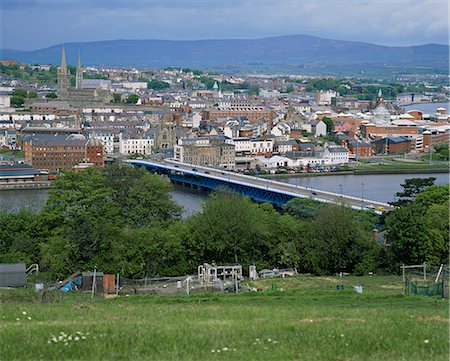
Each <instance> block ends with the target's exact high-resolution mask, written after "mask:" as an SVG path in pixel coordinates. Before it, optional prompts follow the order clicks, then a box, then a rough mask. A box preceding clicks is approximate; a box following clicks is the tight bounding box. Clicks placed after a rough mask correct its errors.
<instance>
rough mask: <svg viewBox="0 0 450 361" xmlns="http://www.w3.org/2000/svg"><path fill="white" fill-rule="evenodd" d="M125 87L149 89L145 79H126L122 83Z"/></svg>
mask: <svg viewBox="0 0 450 361" xmlns="http://www.w3.org/2000/svg"><path fill="white" fill-rule="evenodd" d="M122 86H123V87H124V88H125V89H131V90H138V89H147V82H145V81H125V82H123V83H122Z"/></svg>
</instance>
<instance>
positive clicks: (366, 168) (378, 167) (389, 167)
mask: <svg viewBox="0 0 450 361" xmlns="http://www.w3.org/2000/svg"><path fill="white" fill-rule="evenodd" d="M446 168H448V167H446V166H445V165H443V164H429V163H416V164H414V163H401V162H397V163H396V164H374V165H362V166H357V167H351V168H350V167H349V168H348V169H349V170H350V169H351V170H364V171H372V170H373V171H377V170H398V169H411V170H418V169H446Z"/></svg>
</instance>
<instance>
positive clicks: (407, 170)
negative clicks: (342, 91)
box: [260, 165, 449, 179]
mask: <svg viewBox="0 0 450 361" xmlns="http://www.w3.org/2000/svg"><path fill="white" fill-rule="evenodd" d="M382 166H384V167H381V166H360V167H355V168H354V169H345V170H340V171H336V172H317V173H293V174H290V173H284V174H261V175H260V177H262V178H275V179H276V178H292V177H318V176H336V175H365V174H367V175H370V174H427V173H449V168H443V167H433V166H430V167H428V168H419V167H417V166H412V167H408V166H397V165H392V166H390V165H382Z"/></svg>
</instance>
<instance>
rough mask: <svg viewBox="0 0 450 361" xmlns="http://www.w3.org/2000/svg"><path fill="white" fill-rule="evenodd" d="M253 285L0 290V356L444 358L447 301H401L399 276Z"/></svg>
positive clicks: (302, 278)
mask: <svg viewBox="0 0 450 361" xmlns="http://www.w3.org/2000/svg"><path fill="white" fill-rule="evenodd" d="M274 283H275V284H276V290H272V284H274ZM338 284H343V285H344V287H345V289H344V290H343V291H338V290H336V286H337V285H338ZM355 284H361V285H363V287H364V292H363V294H358V293H356V292H354V291H353V289H352V285H355ZM252 286H254V287H256V288H258V292H246V293H242V294H238V295H236V294H208V295H192V296H190V297H187V296H155V295H153V296H150V295H130V296H129V297H126V296H123V297H119V298H117V299H94V300H93V301H90V300H89V298H88V297H87V296H88V295H79V294H78V295H74V294H72V295H70V294H67V295H64V297H63V298H62V299H60V300H59V301H58V302H54V303H50V304H41V303H38V302H25V301H21V302H18V301H15V302H13V301H12V299H16V300H17V296H18V294H17V293H16V294H15V296H14V297H12V295H11V292H10V291H8V290H2V291H1V292H0V299H2V300H3V303H2V304H1V307H0V314H1V317H0V360H2V361H6V360H302V361H303V360H396V361H397V360H408V361H410V360H448V357H449V320H448V317H449V313H448V311H449V308H448V300H442V299H440V298H439V297H425V296H404V295H403V294H402V293H403V284H402V282H401V278H400V277H396V276H374V277H363V278H361V277H359V278H358V277H347V278H345V279H344V280H339V279H337V278H335V277H312V276H298V277H294V278H289V279H288V278H286V279H280V278H278V279H276V278H273V279H265V280H260V281H257V282H254V283H253V284H252ZM24 294H25V293H24ZM8 297H9V298H8ZM24 297H25V298H26V296H24ZM7 299H9V302H5V300H7ZM24 312H26V314H24ZM29 318H30V319H29Z"/></svg>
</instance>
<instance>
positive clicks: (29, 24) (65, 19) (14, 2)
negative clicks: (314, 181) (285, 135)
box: [0, 0, 449, 49]
mask: <svg viewBox="0 0 450 361" xmlns="http://www.w3.org/2000/svg"><path fill="white" fill-rule="evenodd" d="M0 3H1V4H2V10H1V11H2V24H3V25H2V33H3V34H5V32H7V33H8V36H4V37H3V39H2V42H3V43H4V44H3V47H10V48H18V49H33V48H39V47H43V46H49V45H53V44H56V43H61V42H69V41H95V40H110V39H174V40H181V39H186V40H189V39H211V38H259V37H266V36H276V35H286V34H308V35H316V36H321V37H326V38H334V39H342V40H355V41H365V42H374V43H378V44H386V45H411V44H421V43H429V42H440V43H448V28H449V26H448V25H449V24H448V3H447V1H445V0H396V1H392V0H378V1H364V0H333V1H332V0H303V1H301V0H221V1H220V0H192V1H190V0H140V1H129V0H96V1H92V0H78V1H69V0H0ZM17 23H20V24H22V26H21V27H20V28H18V27H17V26H16V24H17ZM10 28H13V29H14V32H11V31H8V30H9V29H10Z"/></svg>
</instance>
